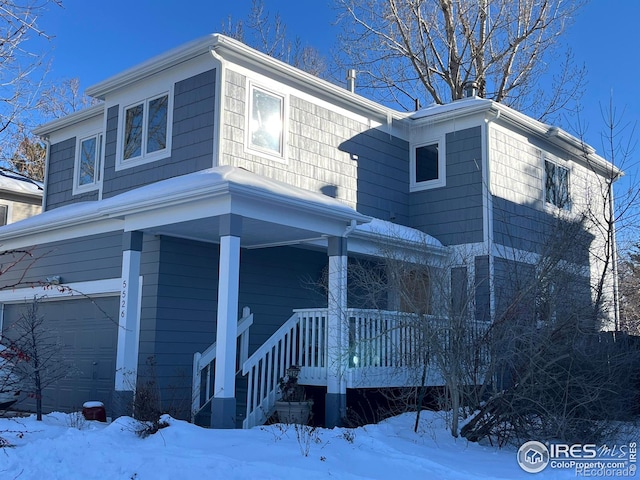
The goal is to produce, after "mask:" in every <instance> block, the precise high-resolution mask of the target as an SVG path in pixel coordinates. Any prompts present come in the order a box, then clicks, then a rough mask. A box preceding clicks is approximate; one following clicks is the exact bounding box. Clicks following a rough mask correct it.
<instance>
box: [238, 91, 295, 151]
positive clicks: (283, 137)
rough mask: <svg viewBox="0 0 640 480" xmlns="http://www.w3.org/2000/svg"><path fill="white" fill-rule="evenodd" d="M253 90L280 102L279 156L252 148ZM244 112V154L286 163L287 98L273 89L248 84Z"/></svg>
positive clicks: (287, 131)
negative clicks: (271, 96)
mask: <svg viewBox="0 0 640 480" xmlns="http://www.w3.org/2000/svg"><path fill="white" fill-rule="evenodd" d="M254 90H261V91H263V92H265V93H268V94H269V95H273V96H274V97H278V98H280V99H281V100H282V134H281V138H280V142H281V144H280V154H277V153H275V152H274V151H272V150H266V149H261V148H257V147H254V146H253V145H252V144H251V116H252V112H253V92H254ZM245 105H246V111H245V128H244V131H245V136H244V147H245V152H246V153H250V154H252V155H257V156H260V157H264V158H268V159H271V160H275V161H277V162H281V163H282V162H285V163H286V162H287V145H288V143H289V142H288V135H289V96H288V95H286V94H284V93H282V92H278V91H276V90H274V89H273V88H268V87H265V86H263V85H261V84H259V83H253V82H249V86H248V88H247V98H246V102H245Z"/></svg>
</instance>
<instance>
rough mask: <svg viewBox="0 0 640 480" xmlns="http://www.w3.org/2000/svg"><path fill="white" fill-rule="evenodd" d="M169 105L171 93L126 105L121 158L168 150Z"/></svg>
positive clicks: (129, 158)
mask: <svg viewBox="0 0 640 480" xmlns="http://www.w3.org/2000/svg"><path fill="white" fill-rule="evenodd" d="M169 108H170V107H169V95H161V96H159V97H153V98H150V99H147V100H145V101H144V102H140V103H137V104H135V105H132V106H129V107H126V108H125V109H124V125H123V133H122V135H123V137H122V160H124V161H126V160H134V159H143V158H144V157H145V156H147V155H151V154H155V153H158V152H163V151H165V150H167V147H168V138H169V133H168V132H169Z"/></svg>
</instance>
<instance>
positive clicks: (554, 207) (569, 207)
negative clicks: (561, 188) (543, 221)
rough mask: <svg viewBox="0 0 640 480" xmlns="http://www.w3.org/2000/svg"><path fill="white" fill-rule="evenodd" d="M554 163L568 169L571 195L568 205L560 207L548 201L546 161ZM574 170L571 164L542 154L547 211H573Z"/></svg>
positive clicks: (543, 187) (568, 188) (544, 203)
mask: <svg viewBox="0 0 640 480" xmlns="http://www.w3.org/2000/svg"><path fill="white" fill-rule="evenodd" d="M546 162H549V163H553V164H554V165H555V166H556V167H561V168H564V169H565V170H566V171H567V195H569V203H568V204H567V206H566V207H559V206H557V205H556V204H555V203H551V202H547V168H546V166H545V163H546ZM572 176H573V172H572V171H571V168H570V167H569V165H566V164H564V163H563V162H559V161H558V160H556V159H554V158H551V157H549V156H547V155H543V156H542V203H543V205H544V208H545V209H546V210H547V211H551V212H556V213H557V212H564V213H570V212H572V211H573V195H571V177H572Z"/></svg>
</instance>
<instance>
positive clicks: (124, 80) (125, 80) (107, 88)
mask: <svg viewBox="0 0 640 480" xmlns="http://www.w3.org/2000/svg"><path fill="white" fill-rule="evenodd" d="M216 41H217V40H216V35H215V34H214V35H207V36H205V37H201V38H198V39H196V40H194V41H192V42H189V43H186V44H184V45H180V46H179V47H177V48H174V49H172V50H169V51H168V52H165V53H163V54H161V55H158V56H155V57H153V58H150V59H149V60H146V61H145V62H142V63H140V64H138V65H136V66H134V67H131V68H129V69H127V70H125V71H123V72H121V73H119V74H117V75H114V76H112V77H110V78H108V79H106V80H103V81H102V82H100V83H96V84H95V85H92V86H90V87H89V88H87V89H86V94H87V95H89V96H90V97H95V98H100V99H104V98H105V97H106V95H107V94H109V93H111V92H113V91H114V90H117V89H119V88H122V87H124V86H126V85H129V84H131V83H134V82H137V81H138V80H142V79H144V78H147V77H149V76H151V75H154V74H156V73H158V72H162V71H164V70H167V69H168V68H171V67H173V66H175V65H179V64H180V63H183V62H186V61H187V60H190V59H192V58H194V57H197V56H199V55H202V54H203V53H206V52H208V51H209V50H210V49H211V47H212V46H213V45H214V44H215V43H216Z"/></svg>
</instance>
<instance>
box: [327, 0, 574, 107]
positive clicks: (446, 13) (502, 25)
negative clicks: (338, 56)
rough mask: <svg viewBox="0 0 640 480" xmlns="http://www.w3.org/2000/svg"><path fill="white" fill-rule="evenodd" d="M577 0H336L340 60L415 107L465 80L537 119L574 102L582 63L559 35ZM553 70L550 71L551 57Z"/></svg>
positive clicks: (452, 95) (445, 95) (372, 87)
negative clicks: (551, 73)
mask: <svg viewBox="0 0 640 480" xmlns="http://www.w3.org/2000/svg"><path fill="white" fill-rule="evenodd" d="M583 3H584V2H583V1H582V0H571V1H561V0H542V1H539V0H520V1H517V2H514V1H511V0H480V1H476V2H468V1H465V0H439V1H434V0H337V4H338V9H339V10H340V11H341V15H340V21H341V23H342V24H343V26H344V31H343V34H342V35H341V38H340V43H341V51H342V53H343V59H342V61H341V63H343V65H342V68H343V69H344V68H356V69H358V70H359V72H360V73H361V74H362V77H363V80H362V81H363V82H364V85H363V86H365V87H366V89H367V90H369V91H371V92H372V94H373V95H375V96H377V97H378V98H381V100H383V101H385V102H388V103H396V104H399V105H402V106H405V108H407V110H410V109H413V108H414V104H415V101H416V100H421V101H426V102H427V103H430V102H435V103H438V104H444V103H447V102H449V101H451V100H456V99H460V98H462V97H463V95H464V87H465V84H467V83H468V82H475V83H476V84H477V87H478V92H479V95H480V96H481V97H484V98H490V99H492V100H495V101H497V102H500V103H504V104H506V105H509V106H511V107H513V108H515V109H517V110H521V111H526V112H529V113H530V114H531V115H532V116H535V117H537V118H540V119H544V118H549V117H550V116H553V115H554V114H556V113H557V112H559V111H560V110H562V109H563V108H566V107H567V106H569V105H570V103H571V101H572V100H575V99H576V98H577V97H578V96H579V95H580V93H581V90H582V85H583V81H584V76H585V71H584V69H582V68H576V67H575V66H574V64H573V61H572V56H571V53H570V51H568V50H564V51H563V50H562V49H561V46H560V44H559V40H558V39H559V37H560V35H561V34H562V33H563V32H564V30H565V28H566V26H567V25H568V24H569V23H570V21H571V20H572V18H573V15H574V14H575V13H576V12H577V11H578V9H579V7H580V6H581V5H582V4H583ZM550 65H553V66H554V69H555V70H556V71H557V72H559V73H557V75H555V76H549V75H548V74H549V66H550Z"/></svg>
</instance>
